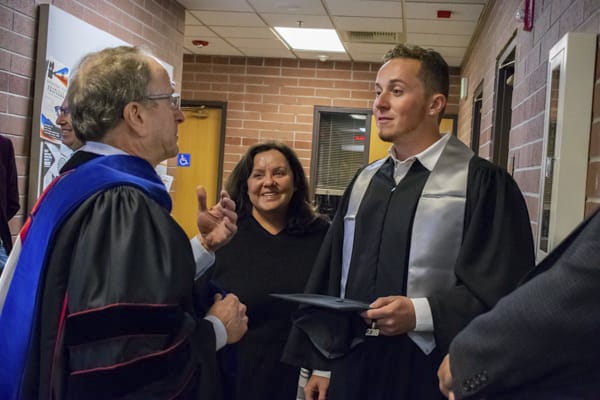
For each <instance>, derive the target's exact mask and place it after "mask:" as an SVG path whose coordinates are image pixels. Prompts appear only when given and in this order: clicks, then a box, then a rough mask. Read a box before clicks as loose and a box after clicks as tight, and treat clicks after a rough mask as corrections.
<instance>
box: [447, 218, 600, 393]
mask: <svg viewBox="0 0 600 400" xmlns="http://www.w3.org/2000/svg"><path fill="white" fill-rule="evenodd" d="M599 260H600V209H599V210H596V212H595V213H594V214H593V215H592V216H591V217H590V218H589V219H587V220H586V221H584V222H582V223H581V224H580V225H579V227H577V228H576V229H575V230H574V231H573V232H572V233H571V234H570V235H569V236H568V237H567V238H566V239H565V240H564V241H563V242H562V243H561V244H559V245H558V246H557V247H556V249H554V250H553V251H552V252H551V253H550V254H548V255H547V256H546V258H544V260H543V261H542V262H541V263H540V264H539V265H538V266H537V267H536V268H535V269H534V270H533V271H532V273H531V274H530V276H529V277H528V279H527V280H526V282H525V283H524V284H523V285H521V286H520V287H519V288H517V289H516V290H515V291H514V292H512V293H510V294H509V295H507V296H506V297H504V298H502V299H501V300H500V301H499V302H498V304H496V306H495V307H494V308H493V309H492V310H491V311H490V312H488V313H486V314H483V315H481V316H479V317H477V318H475V320H473V321H472V322H471V323H470V324H469V325H468V326H467V327H466V328H465V329H464V330H463V331H461V332H460V333H459V334H458V335H457V336H456V337H455V338H454V340H453V341H452V343H451V344H450V352H449V353H448V356H447V357H446V358H445V359H444V363H442V365H441V366H440V369H439V371H438V374H439V376H440V388H441V389H442V391H443V392H444V393H445V394H446V395H449V396H450V399H466V398H469V399H481V398H485V399H490V400H491V399H496V400H500V399H503V400H542V399H543V400H553V399H556V400H563V399H571V400H593V399H598V398H599V397H600V368H598V359H600V336H599V335H600V323H599V321H600V307H598V305H599V304H600V261H599Z"/></svg>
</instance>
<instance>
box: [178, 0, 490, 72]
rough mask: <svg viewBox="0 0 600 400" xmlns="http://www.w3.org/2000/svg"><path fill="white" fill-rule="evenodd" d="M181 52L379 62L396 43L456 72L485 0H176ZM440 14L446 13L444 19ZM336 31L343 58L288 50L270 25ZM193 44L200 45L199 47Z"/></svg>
mask: <svg viewBox="0 0 600 400" xmlns="http://www.w3.org/2000/svg"><path fill="white" fill-rule="evenodd" d="M178 1H179V3H181V4H182V5H183V6H184V7H185V8H186V15H185V34H184V36H185V37H184V52H185V53H186V54H206V55H226V56H242V57H244V56H247V57H277V58H279V57H281V58H299V59H317V58H318V57H319V56H320V55H326V56H328V57H329V59H330V60H347V61H369V62H380V61H381V58H382V56H383V55H384V54H385V52H386V51H387V50H389V49H390V48H391V47H393V45H394V44H395V43H398V42H408V43H412V44H417V45H420V46H423V47H430V48H433V49H435V50H437V51H438V52H440V54H441V55H442V56H443V57H444V58H445V59H446V61H447V62H448V64H449V65H450V66H460V64H461V62H462V60H463V57H464V55H465V51H466V50H467V47H468V46H469V42H470V40H471V36H472V35H473V34H474V32H475V28H476V26H477V23H478V21H479V18H480V16H481V14H482V12H483V10H484V8H485V5H486V4H487V2H488V0H437V1H426V0H178ZM438 10H448V11H451V17H450V18H449V19H441V18H437V11H438ZM298 21H302V22H301V25H302V27H305V28H332V29H336V30H337V32H338V35H339V36H340V39H341V40H342V42H343V44H344V47H345V49H346V52H345V53H314V52H304V51H302V52H301V51H292V50H291V49H289V48H287V46H286V45H285V43H283V42H282V41H281V40H280V39H279V38H278V37H277V36H276V35H275V33H273V31H272V30H271V28H272V27H274V26H284V27H298V25H299V23H298ZM192 40H205V41H207V42H209V44H208V46H205V47H198V46H195V45H194V44H192Z"/></svg>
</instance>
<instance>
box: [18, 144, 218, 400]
mask: <svg viewBox="0 0 600 400" xmlns="http://www.w3.org/2000/svg"><path fill="white" fill-rule="evenodd" d="M93 157H94V156H93V155H91V154H90V153H84V152H78V153H76V154H75V155H74V156H73V158H72V159H71V160H70V164H69V165H70V166H71V167H74V166H77V165H79V164H80V163H82V162H85V161H87V160H89V159H91V158H93ZM91 179H93V177H92V178H91ZM74 190H75V189H74ZM51 246H52V249H51V250H50V252H49V256H48V262H47V264H46V268H45V275H44V276H43V277H42V278H41V281H40V285H41V286H42V290H41V293H40V296H39V298H38V300H37V306H36V314H35V315H36V321H35V325H34V326H35V328H34V329H35V331H34V334H33V336H32V338H33V339H32V340H33V344H32V345H31V346H30V348H31V351H30V354H29V355H28V358H27V366H26V373H25V376H24V384H23V385H22V387H23V392H22V398H23V399H28V400H29V399H38V398H39V399H49V398H57V399H212V398H214V396H215V390H216V389H215V387H214V383H215V381H216V379H215V375H214V372H215V370H216V357H215V347H216V344H215V335H214V331H213V328H212V324H211V323H210V322H208V321H206V320H203V319H202V318H201V317H199V316H197V313H198V311H197V310H196V309H195V308H194V305H193V304H194V301H193V295H192V290H193V281H194V270H195V262H194V259H193V255H192V251H191V248H190V244H189V240H188V238H187V237H186V235H185V233H184V231H183V230H182V229H181V228H180V227H179V226H178V225H177V223H176V222H175V221H174V220H173V219H172V218H171V216H170V215H169V213H168V211H167V210H165V209H164V208H162V207H160V206H159V205H158V204H157V203H155V202H154V201H153V200H151V199H150V198H149V197H148V196H147V195H145V194H144V193H142V192H141V191H140V190H138V189H137V188H134V187H131V186H119V187H115V188H113V189H110V190H106V191H104V192H101V193H99V194H96V195H94V196H92V197H91V198H89V199H88V200H86V201H85V202H84V203H83V204H82V205H81V206H80V207H79V208H78V209H77V210H76V211H75V212H74V213H73V214H72V215H71V216H70V217H69V218H68V219H67V220H66V222H65V223H64V225H63V226H62V227H61V228H59V230H58V232H57V233H56V235H55V236H54V239H53V240H52V242H51ZM65 294H66V297H65ZM63 302H65V303H63ZM63 307H65V308H63ZM63 311H64V312H66V313H67V318H66V324H65V325H64V326H59V325H58V321H59V319H60V318H59V316H60V313H61V312H63ZM50 388H52V391H53V394H54V396H55V397H52V395H51V394H50Z"/></svg>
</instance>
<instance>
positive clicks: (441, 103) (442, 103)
mask: <svg viewBox="0 0 600 400" xmlns="http://www.w3.org/2000/svg"><path fill="white" fill-rule="evenodd" d="M447 101H448V100H447V99H446V96H444V95H443V94H441V93H436V94H434V95H433V96H431V103H430V104H429V113H430V114H432V115H435V114H437V115H440V114H441V113H442V112H443V111H444V108H446V103H447Z"/></svg>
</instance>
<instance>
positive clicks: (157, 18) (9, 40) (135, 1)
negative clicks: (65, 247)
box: [0, 0, 185, 234]
mask: <svg viewBox="0 0 600 400" xmlns="http://www.w3.org/2000/svg"><path fill="white" fill-rule="evenodd" d="M48 3H50V4H53V5H55V6H57V7H59V8H61V9H62V10H64V11H66V12H68V13H70V14H72V15H74V16H75V17H77V18H79V19H81V20H83V21H85V22H87V23H89V24H91V25H93V26H96V27H98V28H100V29H102V30H104V31H106V32H108V33H110V34H112V35H114V36H116V37H118V38H120V39H121V40H124V41H126V42H128V43H131V44H134V45H142V44H143V45H145V46H147V47H148V48H149V49H150V50H151V51H152V52H153V53H154V54H156V55H157V56H158V57H159V58H161V59H163V60H164V61H166V62H168V63H169V64H171V65H173V67H174V76H175V79H176V81H178V82H180V81H181V66H182V62H183V61H182V54H183V29H184V23H185V10H184V8H183V6H181V5H180V4H179V3H177V2H175V1H171V0H121V1H105V0H98V1H88V0H80V1H75V0H55V1H34V0H10V1H9V0H0V134H2V135H4V136H6V137H8V138H9V139H11V140H12V141H13V144H14V147H15V154H16V162H17V171H18V175H19V193H20V197H21V210H20V211H19V214H18V215H17V216H16V217H15V218H13V219H12V220H11V221H10V227H11V232H13V234H16V233H17V232H18V231H19V229H20V228H21V226H22V224H23V220H24V218H23V213H24V210H25V207H26V204H27V201H26V200H27V199H26V198H25V196H26V194H27V187H28V184H29V182H28V178H27V177H28V174H29V154H30V140H29V139H30V135H31V117H32V101H33V100H32V98H33V90H34V82H33V77H34V66H35V62H36V60H35V56H36V51H37V49H36V38H37V25H38V10H37V8H38V5H39V4H48ZM74 34H76V32H74Z"/></svg>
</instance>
